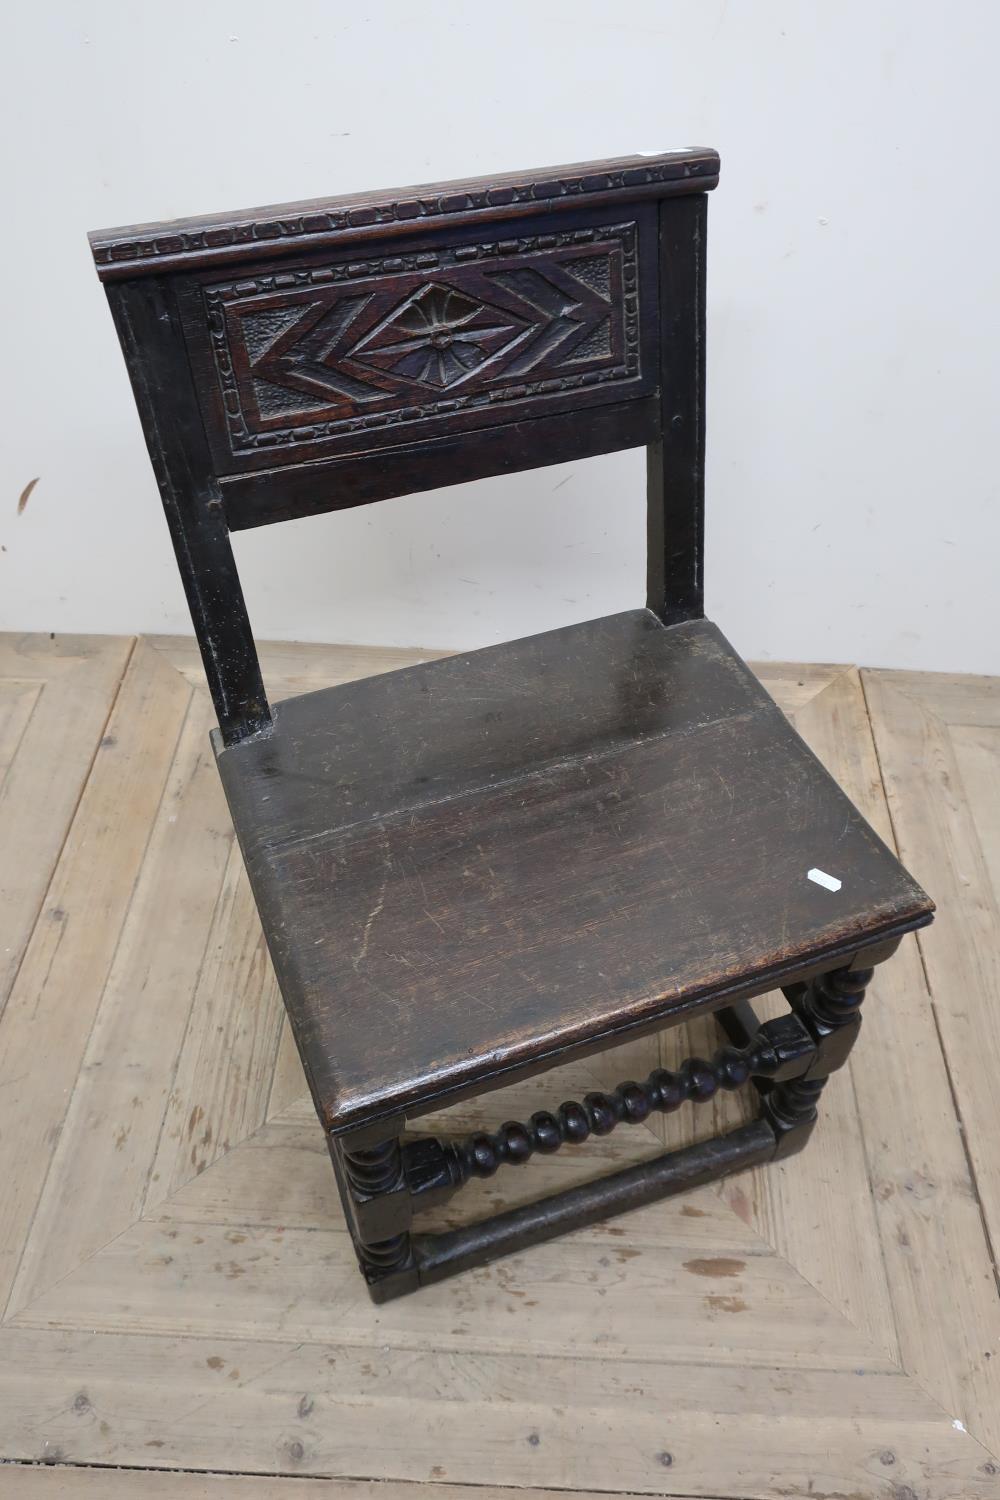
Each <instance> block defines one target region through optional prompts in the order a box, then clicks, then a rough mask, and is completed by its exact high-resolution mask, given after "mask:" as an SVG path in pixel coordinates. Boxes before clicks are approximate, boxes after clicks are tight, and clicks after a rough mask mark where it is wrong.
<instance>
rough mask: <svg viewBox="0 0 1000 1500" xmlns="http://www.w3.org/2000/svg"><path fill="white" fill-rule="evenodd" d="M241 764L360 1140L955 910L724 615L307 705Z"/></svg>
mask: <svg viewBox="0 0 1000 1500" xmlns="http://www.w3.org/2000/svg"><path fill="white" fill-rule="evenodd" d="M216 750H217V755H218V761H219V768H220V772H221V775H222V780H223V783H224V785H225V788H226V793H227V796H228V798H229V804H230V807H231V809H232V814H233V819H234V822H235V825H236V830H237V833H238V836H239V840H240V844H241V846H242V849H243V853H244V857H245V860H246V864H247V869H248V872H249V875H250V880H251V883H252V886H253V890H254V894H255V897H256V900H257V904H258V906H259V909H260V914H261V919H262V922H263V925H264V930H265V934H266V936H267V941H268V945H269V948H270V951H271V955H272V958H273V961H274V966H275V969H276V972H277V975H278V980H279V983H280V985H281V989H282V993H283V995H284V999H285V1003H286V1005H287V1007H288V1012H289V1015H290V1017H291V1021H292V1025H293V1028H294V1032H295V1036H296V1040H297V1042H298V1046H299V1050H300V1053H301V1055H302V1059H303V1063H304V1066H305V1069H306V1073H307V1076H308V1078H309V1082H310V1087H311V1088H312V1090H313V1094H314V1097H315V1100H316V1104H317V1107H318V1109H319V1111H320V1114H321V1117H322V1118H323V1120H324V1122H325V1124H326V1125H327V1127H328V1128H329V1129H331V1130H334V1131H343V1130H347V1129H355V1128H357V1127H360V1126H363V1125H365V1124H368V1123H370V1122H372V1121H375V1120H377V1119H380V1118H383V1117H387V1116H398V1115H401V1114H409V1115H413V1114H419V1113H420V1112H421V1111H423V1110H426V1109H428V1108H430V1107H431V1106H432V1105H434V1104H437V1103H439V1102H440V1101H442V1100H443V1099H453V1098H456V1097H459V1096H460V1095H462V1094H465V1093H471V1092H477V1091H479V1090H482V1089H484V1088H487V1087H490V1086H491V1085H495V1084H499V1083H503V1082H507V1081H509V1080H510V1079H511V1078H513V1077H516V1076H518V1074H519V1073H522V1072H524V1073H526V1072H529V1071H532V1070H533V1069H536V1068H538V1067H540V1066H547V1065H550V1064H551V1063H553V1062H556V1061H560V1060H563V1059H565V1058H566V1057H567V1056H569V1055H571V1054H572V1052H573V1051H574V1050H580V1051H583V1050H586V1049H588V1048H593V1047H594V1046H595V1045H601V1044H603V1045H607V1044H609V1043H610V1042H613V1041H614V1040H615V1038H616V1037H618V1036H623V1035H625V1034H628V1033H630V1032H631V1031H633V1030H635V1029H638V1028H644V1027H645V1028H649V1027H651V1026H654V1025H656V1024H657V1023H659V1022H665V1021H668V1020H672V1019H676V1018H677V1015H678V1013H679V1012H682V1011H684V1012H688V1011H693V1010H696V1009H699V1008H705V1007H707V1006H709V1005H711V1004H713V1003H714V1004H718V1003H719V996H720V994H726V993H729V992H731V993H733V994H734V995H735V994H736V993H752V992H754V991H755V990H756V991H757V992H760V991H762V990H764V989H768V988H773V987H775V986H776V985H777V983H778V982H779V981H780V980H781V979H782V978H783V977H786V976H790V975H791V974H792V973H794V972H795V971H796V970H798V971H801V970H802V969H803V967H805V966H808V965H809V964H811V963H813V962H814V961H815V962H816V963H817V964H818V963H820V962H822V961H825V962H826V966H827V967H829V966H831V963H830V961H831V960H836V959H838V958H839V957H840V956H841V955H844V956H845V961H846V958H848V957H850V956H851V955H852V954H853V953H854V952H856V951H857V949H858V948H859V947H862V946H864V945H865V944H867V943H871V942H874V941H877V940H880V939H882V938H884V937H889V936H892V935H894V934H896V933H898V932H902V931H906V930H908V929H909V928H911V927H913V926H917V925H921V924H922V923H923V921H925V920H927V919H928V917H929V912H930V909H931V908H930V903H929V902H928V899H927V897H926V896H925V895H924V894H923V892H922V891H921V890H920V889H919V887H918V886H916V885H915V884H914V882H913V881H911V880H910V878H909V876H908V875H907V874H906V872H905V871H904V870H903V869H902V867H901V866H900V865H899V863H898V862H897V860H896V859H895V858H894V856H893V855H892V854H891V853H890V852H889V850H888V849H887V848H886V847H885V845H884V844H883V843H882V842H881V840H880V839H879V838H878V837H877V836H876V834H875V833H874V832H873V831H872V829H871V828H870V827H869V826H868V824H867V823H866V822H865V821H864V819H863V818H862V817H861V816H860V814H859V813H858V812H857V811H856V810H855V808H854V807H853V806H852V804H851V803H850V802H849V801H848V799H847V798H846V797H845V796H844V795H843V793H842V792H841V791H840V790H839V789H838V787H837V786H836V785H835V783H834V782H833V781H832V780H831V779H830V777H829V776H828V775H827V774H826V772H825V771H824V770H823V768H822V767H821V765H820V764H819V762H818V761H817V760H816V759H815V757H814V756H813V755H812V754H811V752H810V751H809V750H808V749H807V748H806V746H805V745H804V744H803V743H802V741H801V740H800V739H799V737H798V736H797V735H796V733H795V732H794V730H793V729H792V728H791V727H790V726H789V724H788V723H787V721H786V720H785V718H784V717H783V715H782V714H781V713H780V712H779V711H778V709H777V708H776V706H775V705H774V703H773V702H772V700H771V699H770V698H769V696H768V695H767V693H766V692H765V691H764V690H763V688H762V687H761V686H760V684H759V683H758V682H757V680H756V678H755V677H754V676H753V674H752V673H751V672H750V670H749V669H748V668H747V667H746V665H745V664H744V663H743V662H742V661H741V660H740V658H739V657H738V656H737V655H736V653H735V652H734V651H733V650H732V648H731V647H730V646H729V645H728V643H727V642H726V640H725V639H724V637H723V636H722V635H721V633H720V632H719V630H718V629H717V628H716V627H715V626H714V625H712V624H711V623H709V622H708V621H704V620H698V621H692V622H688V623H684V624H680V625H674V626H671V627H666V626H664V625H663V624H662V623H661V622H660V620H659V619H658V618H657V617H656V616H655V615H653V614H651V613H650V612H649V611H647V610H634V611H630V612H627V613H624V614H618V615H613V616H610V617H608V618H606V619H601V620H595V621H591V622H589V623H587V624H583V625H574V626H571V627H569V628H567V629H563V630H556V631H551V632H548V633H546V634H544V635H539V636H534V637H531V638H529V639H526V640H521V641H515V642H512V643H510V644H508V645H503V646H495V647H490V648H489V649H486V650H482V651H474V652H471V653H469V654H466V655H462V656H455V657H450V658H447V659H445V660H441V661H435V662H431V663H428V664H425V665H421V666H416V667H410V668H407V669H405V670H403V671H397V672H390V673H386V674H385V675H384V676H378V677H373V678H368V679H366V680H364V681H361V682H354V683H349V684H347V685H345V686H342V687H336V688H330V689H327V690H324V691H321V692H315V693H309V694H306V695H305V696H303V697H300V698H295V699H292V700H290V701H288V702H285V703H282V704H279V705H278V706H277V708H276V711H275V715H274V723H273V727H272V728H271V730H270V731H269V732H266V733H262V734H260V735H257V736H255V737H252V738H250V739H248V740H244V741H243V742H241V743H239V744H236V745H232V746H230V747H228V748H222V747H221V745H219V744H217V745H216ZM814 869H819V870H821V871H823V872H826V873H827V874H828V875H830V876H832V877H834V879H835V880H839V881H840V882H841V884H840V888H839V889H838V890H830V889H827V888H826V887H825V886H824V885H822V884H818V883H816V881H815V880H814V879H810V878H809V871H810V870H814Z"/></svg>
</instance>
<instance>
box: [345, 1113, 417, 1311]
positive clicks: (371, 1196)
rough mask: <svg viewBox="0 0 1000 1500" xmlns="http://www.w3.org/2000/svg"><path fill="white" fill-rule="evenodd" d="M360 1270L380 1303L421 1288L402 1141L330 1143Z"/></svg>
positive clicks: (391, 1139) (369, 1288) (390, 1138)
mask: <svg viewBox="0 0 1000 1500" xmlns="http://www.w3.org/2000/svg"><path fill="white" fill-rule="evenodd" d="M330 1148H331V1155H332V1157H333V1164H334V1169H335V1171H336V1174H337V1182H338V1186H339V1187H340V1196H341V1200H342V1202H343V1205H344V1212H345V1214H346V1216H347V1224H348V1228H349V1229H350V1232H351V1238H352V1239H353V1241H354V1248H355V1250H356V1252H357V1256H358V1265H359V1266H360V1268H361V1273H362V1275H363V1276H364V1278H365V1281H366V1282H367V1283H368V1290H369V1292H370V1293H371V1296H372V1299H373V1300H374V1301H375V1302H383V1301H385V1300H386V1299H387V1298H388V1297H398V1296H399V1295H400V1294H401V1293H403V1292H410V1291H414V1290H415V1289H416V1287H417V1284H418V1283H417V1267H416V1262H415V1260H414V1256H413V1247H412V1243H411V1239H410V1232H409V1230H410V1224H411V1222H412V1219H413V1209H412V1204H411V1199H410V1194H409V1190H408V1188H407V1185H406V1179H405V1177H404V1175H403V1157H402V1151H401V1148H400V1142H399V1136H398V1134H397V1135H392V1136H391V1137H388V1138H387V1139H384V1140H380V1141H375V1142H369V1141H367V1140H366V1141H365V1142H364V1144H355V1143H354V1142H351V1143H342V1142H340V1141H331V1142H330Z"/></svg>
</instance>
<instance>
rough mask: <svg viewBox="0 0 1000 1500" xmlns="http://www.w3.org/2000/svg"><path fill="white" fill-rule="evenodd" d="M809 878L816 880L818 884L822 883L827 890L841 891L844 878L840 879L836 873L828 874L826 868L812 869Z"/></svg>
mask: <svg viewBox="0 0 1000 1500" xmlns="http://www.w3.org/2000/svg"><path fill="white" fill-rule="evenodd" d="M808 879H809V880H814V881H815V882H816V884H817V885H821V886H822V887H823V889H824V890H827V891H839V890H840V887H841V886H842V885H843V881H842V880H838V879H837V877H836V875H828V874H827V873H826V871H825V870H816V869H812V870H810V871H809V874H808Z"/></svg>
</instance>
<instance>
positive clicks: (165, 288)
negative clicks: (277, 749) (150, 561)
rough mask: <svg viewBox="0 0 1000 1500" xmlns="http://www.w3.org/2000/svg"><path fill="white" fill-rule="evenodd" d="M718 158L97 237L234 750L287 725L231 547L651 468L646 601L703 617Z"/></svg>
mask: <svg viewBox="0 0 1000 1500" xmlns="http://www.w3.org/2000/svg"><path fill="white" fill-rule="evenodd" d="M718 172H719V159H718V156H717V155H716V153H715V152H714V151H707V150H688V151H674V152H669V153H666V154H664V155H662V156H651V157H642V156H636V157H624V158H620V159H618V160H614V161H598V162H590V163H586V164H583V165H578V166H571V167H556V168H550V169H547V170H545V171H540V172H518V173H509V174H506V175H503V176H497V177H492V178H485V179H482V180H476V181H468V182H453V183H444V184H441V183H439V184H436V185H434V186H431V187H419V188H409V189H404V190H402V191H400V192H387V193H369V194H365V195H363V196H359V197H349V198H333V199H326V200H319V201H316V202H311V203H296V204H289V205H285V206H282V207H279V208H268V209H255V210H251V211H250V212H248V213H242V214H222V215H214V216H211V217H207V218H202V219H180V220H175V221H173V222H169V223H163V224H147V225H138V226H134V227H131V228H125V229H112V230H105V231H102V232H98V233H95V234H92V235H91V236H90V240H91V247H92V249H93V253H94V260H95V262H96V265H97V269H98V273H99V275H100V277H101V279H102V281H103V282H104V283H105V287H106V291H107V295H108V299H109V301H110V304H111V309H112V313H113V315H114V318H115V323H116V326H117V329H118V335H119V338H120V340H121V344H122V348H123V350H124V353H125V358H126V361H127V364H128V368H129V374H130V376H131V379H132V386H133V389H134V392H135V398H136V403H137V405H138V408H139V413H140V416H141V419H142V424H143V428H144V431H145V435H146V442H147V445H148V447H149V452H150V457H151V459H152V463H153V468H154V470H155V472H156V477H157V481H158V483H159V487H160V493H161V495H162V499H163V504H164V508H165V510H166V514H167V520H168V522H169V525H170V530H171V535H172V537H173V542H174V547H175V550H176V553H177V561H178V565H179V567H180V571H181V575H182V578H183V581H184V587H185V589H186V592H187V597H188V603H189V605H190V608H191V614H192V618H193V621H194V627H195V631H196V633H197V636H198V641H199V644H200V646H201V651H202V657H203V659H204V662H205V669H206V672H207V674H208V682H209V686H210V688H211V691H212V696H213V699H214V701H215V706H216V710H217V713H218V717H219V724H220V728H221V730H222V734H223V738H224V740H225V741H226V743H232V742H233V741H236V740H239V739H242V738H244V737H245V736H247V735H248V734H253V733H255V732H258V731H260V730H261V729H263V728H265V727H266V725H267V724H268V722H269V720H270V710H269V708H268V704H267V699H266V697H265V694H264V687H263V683H262V681H261V675H260V667H259V665H258V661H257V653H256V649H255V647H254V643H253V636H252V634H251V630H250V624H249V620H248V617H247V612H246V606H245V604H244V601H243V594H242V590H241V588H240V583H239V578H238V576H237V573H236V566H235V561H234V558H233V552H232V546H231V543H230V540H229V532H230V531H233V530H240V529H242V528H245V527H249V526H260V525H263V524H265V523H266V522H270V521H281V520H285V519H288V518H290V517H296V516H306V515H314V514H318V513H320V512H322V511H329V510H342V509H346V508H348V507H350V506H355V505H364V504H367V503H369V502H371V501H374V500H384V499H387V498H389V497H390V496H394V495H405V494H410V493H413V492H415V491H419V490H425V489H432V488H435V487H437V486H439V485H446V484H451V483H455V482H457V481H460V480H467V479H475V478H481V477H484V476H486V475H492V474H500V473H508V472H512V471H515V470H519V469H529V468H534V467H538V466H541V465H544V464H553V463H560V462H563V461H564V460H568V459H574V458H583V457H587V456H589V455H592V454H597V453H610V452H613V451H615V450H617V449H621V448H631V447H638V446H640V445H642V444H645V445H647V448H648V453H649V464H648V475H649V479H648V494H649V527H648V533H649V535H648V557H649V563H648V569H647V572H648V578H647V601H648V603H649V606H650V608H652V609H654V610H656V612H657V613H658V614H659V615H660V616H661V617H662V618H663V619H665V620H667V621H674V620H680V619H688V618H691V617H692V616H697V615H700V614H701V612H702V534H703V460H704V417H703V395H704V366H703V350H704V264H705V261H704V248H705V204H706V197H705V195H706V193H707V191H708V190H709V189H710V188H713V187H714V186H715V185H716V183H717V181H718Z"/></svg>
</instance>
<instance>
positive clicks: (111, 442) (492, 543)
mask: <svg viewBox="0 0 1000 1500" xmlns="http://www.w3.org/2000/svg"><path fill="white" fill-rule="evenodd" d="M4 44H5V58H6V61H5V63H4V64H3V65H2V66H3V67H4V69H5V73H6V76H5V77H4V78H3V80H2V91H0V98H2V107H3V109H4V112H5V113H6V114H7V116H8V119H7V121H6V123H5V124H4V128H3V139H4V141H5V143H6V146H7V148H8V153H9V156H10V157H11V163H10V172H9V173H8V176H10V175H12V177H13V197H14V212H13V214H12V216H11V219H10V220H9V223H8V227H7V231H6V233H5V235H4V237H3V238H4V246H3V252H2V253H3V256H4V259H5V260H6V262H7V264H6V266H5V273H4V275H3V278H2V285H3V288H4V313H3V331H4V335H5V337H4V348H3V356H2V379H3V382H4V385H5V390H4V393H3V404H2V410H3V413H4V418H5V421H4V427H5V431H4V443H3V451H2V459H0V461H2V471H3V472H2V482H0V542H2V544H3V546H4V547H5V548H6V551H5V552H3V553H0V580H2V582H0V598H2V617H0V625H2V626H3V627H5V628H8V629H10V628H14V629H30V630H55V631H80V630H94V631H135V630H147V631H155V630H168V631H182V630H186V629H188V628H189V625H188V619H187V615H186V612H185V607H184V601H183V597H182V594H181V590H180V587H179V584H178V582H177V580H176V576H175V572H174V565H173V558H172V554H171V551H170V548H169V544H168V541H167V535H166V530H165V527H164V524H163V520H162V516H161V513H160V510H159V503H158V499H157V496H156V491H155V488H154V485H153V481H152V477H151V474H150V471H149V466H148V462H147V459H146V455H145V450H144V448H143V445H142V440H141V437H140V433H139V427H138V422H137V419H136V417H135V413H134V409H133V407H132V404H131V397H130V392H129V389H128V385H127V382H126V378H125V373H124V368H123V366H122V362H121V358H120V355H119V352H118V347H117V343H116V340H115V335H114V332H113V329H112V325H111V321H110V318H109V316H108V313H107V310H106V306H105V304H104V299H103V294H102V292H101V291H100V288H99V286H98V283H97V280H96V278H95V276H94V273H93V270H92V268H91V264H90V260H89V252H88V248H87V244H86V240H85V237H84V236H85V231H86V230H87V229H90V228H95V227H104V226H107V225H113V224H119V223H129V222H134V221H141V220H146V219H157V218H163V217H170V216H174V215H180V214H185V213H197V212H200V211H202V210H215V209H225V208H240V207H247V206H251V205H255V204H259V203H271V202H275V201H281V200H283V199H292V198H298V197H309V196H317V195H323V194H331V193H338V192H344V191H349V190H354V189H361V188H367V187H376V186H387V187H388V186H397V185H402V184H407V183H413V182H424V181H427V180H429V179H437V178H448V177H453V176H461V175H472V174H475V173H478V172H489V171H494V170H500V169H505V168H513V167H522V166H531V165H547V164H553V163H562V162H571V161H579V160H581V159H585V158H587V157H592V156H611V155H615V154H619V153H625V152H629V151H632V150H635V149H660V148H669V147H671V146H676V145H687V144H697V145H714V146H717V147H718V148H719V149H720V150H721V152H722V158H723V176H722V185H721V187H720V188H719V190H718V191H717V193H715V194H714V195H713V200H712V203H711V214H710V218H711V243H710V262H709V291H710V296H709V348H710V358H709V404H708V413H709V465H708V495H709V547H708V580H709V582H708V595H709V608H710V612H711V613H712V614H713V615H714V617H715V618H716V619H718V621H719V622H720V624H721V625H722V626H723V628H724V629H725V630H726V631H727V632H728V633H729V634H730V636H731V637H732V639H733V640H734V641H735V642H736V644H737V645H738V646H739V648H740V649H741V650H742V651H743V652H744V653H745V654H747V655H749V656H751V657H760V658H765V657H779V658H780V657H785V658H790V659H793V660H839V661H858V662H862V663H868V664H883V665H894V666H910V667H922V668H942V669H954V670H966V671H977V672H985V671H993V672H1000V605H998V603H997V593H998V590H997V566H998V558H1000V522H998V514H1000V506H998V501H997V491H998V481H997V453H996V417H995V411H996V405H997V396H998V391H1000V382H998V378H997V376H998V371H997V364H998V349H1000V272H998V266H1000V255H998V248H997V237H998V230H1000V221H998V208H997V194H996V187H995V181H994V179H995V171H996V168H995V154H996V146H997V139H998V132H997V123H998V109H997V103H996V100H997V87H996V77H995V73H996V57H997V55H998V50H1000V7H997V6H996V5H994V4H992V3H990V0H981V3H975V0H951V3H950V4H948V5H947V6H942V5H941V4H940V3H939V0H932V3H928V0H881V3H879V0H836V3H826V4H820V3H808V0H786V3H782V0H728V3H727V0H661V3H656V0H631V3H630V4H629V5H627V6H623V5H615V4H613V3H609V0H503V3H498V4H492V5H490V6H485V5H479V4H476V3H474V0H465V3H461V0H454V3H451V0H423V3H421V4H420V5H419V6H417V5H415V4H407V3H405V0H381V3H379V0H374V3H369V4H368V5H360V4H358V3H356V0H355V3H351V4H347V3H343V0H285V3H283V4H276V3H274V0H239V3H237V0H199V3H194V0H171V3H170V4H165V3H152V4H146V5H142V4H136V3H134V0H127V3H126V0H38V3H36V4H34V5H17V6H12V7H11V8H10V9H9V11H8V14H7V20H6V22H5V27H4ZM642 474H643V465H642V458H641V455H640V454H637V453H630V454H622V455H614V456H611V457H608V458H604V459H597V460H592V461H591V462H589V463H583V464H576V465H569V466H567V467H565V468H562V469H546V470H539V471H536V472H535V473H534V474H529V475H524V476H517V477H514V478H510V479H504V480H496V481H491V482H489V483H486V484H483V485H481V486H478V487H474V488H458V489H452V490H449V491H442V492H439V493H436V494H433V495H425V496H418V497H415V498H414V499H408V500H399V501H393V502H388V503H386V504H383V505H381V506H376V507H367V508H365V509H363V510H358V511H354V512H352V513H349V514H347V515H342V516H328V517H323V518H321V519H318V520H311V521H308V522H298V523H295V524H293V525H287V526H282V527H271V528H265V529H264V530H261V531H258V532H256V533H249V534H244V535H242V536H241V537H239V538H237V554H238V557H239V559H240V562H241V565H242V566H243V569H244V580H245V585H246V590H247V595H248V599H249V602H250V607H251V613H252V617H253V620H254V625H255V628H256V630H257V632H258V634H259V635H261V636H265V637H266V636H282V637H291V638H299V639H322V640H349V641H371V642H383V643H393V642H394V643H412V644H422V645H428V646H434V645H440V646H472V645H479V644H483V643H486V642H489V641H493V640H497V639H503V638H507V637H510V636H514V635H520V634H525V633H528V632H530V631H534V630H539V629H544V628H547V627H549V626H552V625H557V624H562V623H566V622H569V621H571V620H575V619H585V618H589V617H591V616H593V615H597V614H602V613H606V612H610V611H612V610H614V609H619V608H625V607H628V606H630V605H632V604H636V603H639V602H641V596H642V577H643V564H642V540H643V536H642V532H643V523H642ZM35 475H38V476H40V477H39V480H38V484H37V486H36V488H35V491H34V493H33V494H32V496H31V499H30V501H29V503H28V505H27V507H26V509H25V511H24V514H23V515H21V516H20V517H17V516H16V514H15V511H16V502H17V497H18V495H19V494H20V492H21V490H22V489H23V487H24V485H25V484H26V483H27V481H28V480H29V479H31V478H33V477H34V476H35Z"/></svg>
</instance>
